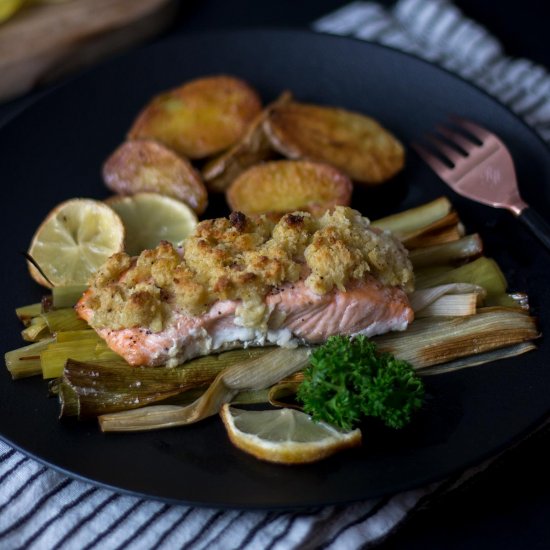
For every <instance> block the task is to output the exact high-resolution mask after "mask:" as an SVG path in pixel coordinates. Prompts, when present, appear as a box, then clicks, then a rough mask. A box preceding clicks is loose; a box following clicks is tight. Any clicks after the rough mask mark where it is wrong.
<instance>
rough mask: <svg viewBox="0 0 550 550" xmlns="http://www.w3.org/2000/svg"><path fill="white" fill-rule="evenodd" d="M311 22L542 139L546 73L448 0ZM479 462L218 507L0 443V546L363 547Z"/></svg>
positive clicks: (353, 10)
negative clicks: (443, 74)
mask: <svg viewBox="0 0 550 550" xmlns="http://www.w3.org/2000/svg"><path fill="white" fill-rule="evenodd" d="M313 28H314V29H315V30H317V31H320V32H329V33H334V34H342V35H352V36H355V37H358V38H363V39H368V40H373V41H378V42H381V43H383V44H386V45H389V46H392V47H395V48H399V49H402V50H405V51H408V52H412V53H415V54H417V55H419V56H421V57H424V58H426V59H429V60H431V61H433V62H435V63H439V64H441V65H443V66H445V67H446V68H448V69H450V70H452V71H455V72H457V73H458V74H460V75H462V76H464V77H465V78H467V79H470V80H472V81H474V82H476V83H477V84H478V85H480V86H481V87H483V88H485V89H486V90H487V91H489V92H490V93H491V94H493V95H494V96H496V97H497V98H499V99H500V100H501V101H503V102H504V103H506V104H508V105H509V106H510V107H511V108H512V109H513V110H514V111H516V113H518V114H519V115H520V116H522V117H524V119H525V120H526V121H527V122H528V123H529V124H531V125H532V127H533V128H535V129H536V130H537V131H538V132H539V133H540V134H541V135H542V136H543V138H545V139H546V140H548V141H550V101H549V99H548V98H550V75H549V74H548V73H547V72H546V71H545V69H543V68H542V67H539V66H536V65H534V64H533V63H531V62H530V61H528V60H525V59H509V58H506V57H505V56H504V55H503V53H502V46H501V45H500V44H499V42H498V41H497V40H496V39H495V38H494V37H492V36H491V35H489V34H488V33H487V31H486V30H484V29H483V28H482V27H480V26H479V25H477V24H476V23H474V22H473V21H470V20H468V19H466V18H465V17H464V16H463V14H462V13H461V12H460V11H459V10H458V9H457V8H456V7H455V6H453V4H451V3H450V2H447V1H445V0H401V1H399V2H398V3H397V4H396V5H395V6H394V8H393V9H392V10H391V11H387V10H386V9H385V8H383V7H381V6H380V5H378V4H376V3H373V2H354V3H352V4H350V5H347V6H345V7H344V8H342V9H340V10H338V11H337V12H335V13H333V14H330V15H328V16H326V17H324V18H322V19H321V20H319V21H317V22H315V23H314V25H313ZM487 464H488V462H487V463H484V464H482V465H480V466H479V467H477V468H474V469H471V470H468V471H467V472H465V473H463V474H461V475H459V476H456V477H454V478H452V479H448V480H445V481H442V482H438V483H434V484H432V485H430V486H428V487H422V488H420V489H416V490H412V491H408V492H405V493H401V494H398V495H394V496H391V497H387V498H383V499H377V500H370V501H365V502H359V503H355V504H351V505H348V506H326V507H321V508H317V509H314V510H307V511H300V512H281V511H277V512H269V511H268V512H265V511H257V512H255V511H239V510H229V511H227V510H216V509H206V508H194V507H189V506H178V505H172V504H165V503H162V502H158V501H154V500H148V499H145V498H139V497H133V496H128V495H122V494H119V493H116V492H113V491H110V490H107V489H104V488H99V487H96V486H94V485H91V484H88V483H85V482H82V481H79V480H74V479H70V478H67V477H66V476H64V475H62V474H60V473H58V472H57V471H55V470H52V469H51V468H49V467H46V466H44V465H42V464H40V463H38V462H36V461H34V460H32V459H30V458H28V457H26V456H25V455H24V454H22V453H20V452H19V451H16V450H15V449H12V448H11V447H10V446H9V445H8V444H6V443H4V442H1V441H0V489H1V490H0V548H9V549H16V548H21V549H23V548H25V549H48V548H61V549H66V550H69V549H78V550H84V549H89V548H102V549H109V550H110V549H119V548H129V549H132V550H134V549H135V550H137V549H144V550H145V549H146V550H149V549H151V548H160V549H170V548H174V547H178V548H192V549H203V548H204V549H206V548H208V549H216V548H220V549H224V550H225V549H231V548H235V549H236V548H250V549H253V548H261V549H265V550H268V549H274V550H275V549H285V550H288V549H291V548H301V549H318V548H323V549H337V548H346V549H353V548H359V547H361V548H364V547H366V546H369V545H372V546H374V545H376V544H377V543H378V542H380V541H382V540H383V539H384V538H386V537H387V536H388V535H389V534H390V533H391V532H392V531H393V530H394V529H395V528H396V527H397V526H398V525H399V524H400V523H401V522H402V521H403V520H404V519H405V518H406V517H407V515H409V514H410V513H411V511H412V510H414V509H416V508H418V507H419V506H421V505H423V504H424V503H426V502H429V501H430V500H432V499H434V498H436V497H437V496H438V495H441V494H442V493H443V492H445V491H448V490H451V489H453V488H454V487H456V486H458V485H460V484H462V483H463V482H464V481H465V480H467V479H469V478H471V477H472V476H475V475H476V474H477V473H479V472H480V471H482V470H483V469H484V468H485V467H486V466H487Z"/></svg>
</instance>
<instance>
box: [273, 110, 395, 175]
mask: <svg viewBox="0 0 550 550" xmlns="http://www.w3.org/2000/svg"><path fill="white" fill-rule="evenodd" d="M264 130H265V132H266V135H267V136H268V138H269V140H270V142H271V145H272V146H273V147H274V148H275V149H276V150H277V151H279V152H280V153H281V154H283V155H284V156H286V157H288V158H292V159H308V160H316V161H319V162H326V163H328V164H331V165H333V166H335V167H336V168H339V169H340V170H342V171H343V172H345V173H346V174H347V175H348V176H349V177H350V178H352V179H353V180H354V181H356V182H358V183H362V184H365V185H376V184H379V183H382V182H384V181H386V180H387V179H389V178H391V177H392V176H393V175H395V174H396V173H397V172H399V170H401V168H402V167H403V165H404V149H403V146H402V145H401V143H400V142H399V141H398V140H397V139H396V138H395V137H394V136H393V135H392V134H391V133H390V132H388V131H387V130H385V129H384V128H382V126H380V124H378V122H376V121H375V120H373V119H372V118H369V117H367V116H364V115H361V114H359V113H354V112H351V111H346V110H344V109H338V108H336V107H324V106H320V105H309V104H305V103H298V102H295V101H293V102H290V103H287V104H284V105H279V106H277V107H276V108H275V109H273V110H272V111H271V113H270V116H269V118H268V119H267V120H266V121H265V122H264Z"/></svg>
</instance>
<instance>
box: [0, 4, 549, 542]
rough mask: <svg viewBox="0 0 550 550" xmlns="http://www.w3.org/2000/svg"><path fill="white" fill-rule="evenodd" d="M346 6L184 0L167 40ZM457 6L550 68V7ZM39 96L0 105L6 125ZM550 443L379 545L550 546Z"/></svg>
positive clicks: (543, 437)
mask: <svg viewBox="0 0 550 550" xmlns="http://www.w3.org/2000/svg"><path fill="white" fill-rule="evenodd" d="M347 3H348V2H345V1H341V0H340V1H338V0H278V1H276V2H274V1H272V2H262V1H254V0H229V1H227V0H226V1H223V0H202V1H192V0H188V1H184V2H181V3H180V8H179V12H178V16H177V18H176V20H175V22H174V24H173V25H172V27H171V28H170V29H169V30H168V31H167V32H166V33H165V35H174V34H180V33H185V32H189V31H199V30H202V29H209V30H212V29H222V28H245V27H257V26H264V27H265V26H268V27H281V26H282V27H301V28H305V27H308V26H309V25H310V23H311V22H312V21H314V20H315V19H317V18H319V17H321V16H323V15H326V14H327V13H329V12H331V11H333V10H335V9H337V8H338V7H340V6H343V5H345V4H347ZM380 3H381V4H385V5H388V6H390V5H391V4H393V2H389V1H382V2H380ZM455 5H457V6H458V7H460V8H461V9H462V10H463V12H464V13H465V14H466V15H467V16H469V17H471V18H472V19H474V20H476V21H477V22H479V23H481V24H483V25H485V26H486V27H487V28H488V29H489V30H490V31H491V32H492V33H493V34H494V35H495V36H496V37H497V38H498V39H500V41H501V42H502V43H503V45H504V48H505V52H506V54H507V55H509V56H513V57H526V58H529V59H531V60H532V61H535V62H537V63H540V64H542V65H544V66H546V67H547V68H550V40H549V39H548V33H549V30H550V29H549V22H550V18H549V17H548V11H549V8H548V7H547V3H546V2H542V1H540V0H539V1H537V0H523V1H522V2H519V1H511V0H501V1H498V0H483V1H479V0H478V1H476V0H457V1H455ZM162 38H163V37H159V38H157V39H156V40H162ZM0 78H1V75H0ZM35 96H36V94H30V95H28V96H26V97H24V98H21V99H18V100H15V101H12V102H9V103H6V104H4V105H0V124H1V123H2V121H3V120H6V119H7V118H11V116H14V114H16V113H17V111H19V110H20V109H21V108H24V106H25V104H26V103H27V102H28V101H30V100H32V99H33V98H34V97H35ZM549 366H550V365H549ZM549 394H550V391H549ZM549 443H550V429H549V428H546V429H543V430H541V431H540V432H539V433H537V434H535V435H533V436H531V437H530V438H528V439H527V440H526V441H524V442H523V443H521V444H520V445H518V446H517V447H516V448H514V449H511V450H509V451H507V452H506V453H505V454H504V455H503V456H501V457H500V458H499V459H497V461H495V463H493V464H492V465H491V466H490V467H489V469H488V470H487V471H485V472H484V473H482V474H479V475H478V476H476V477H475V478H474V479H472V480H471V481H469V482H468V483H466V484H465V485H463V486H462V487H460V488H459V489H456V490H454V491H453V492H451V493H449V494H446V495H441V496H439V497H437V498H435V499H432V500H431V501H430V502H428V503H426V504H425V506H424V507H422V508H421V509H420V510H418V511H417V512H415V513H414V514H413V515H412V516H411V517H410V519H409V520H408V521H407V522H406V523H405V524H404V525H403V526H402V527H400V528H399V530H398V531H397V533H395V534H394V535H393V536H391V537H390V538H389V539H388V540H387V541H386V542H385V543H384V544H383V545H382V546H381V548H383V549H384V550H386V549H393V548H411V549H416V548H418V549H420V548H423V549H426V548H430V549H432V548H433V549H439V548H445V549H464V548H468V549H469V548H484V549H491V548H522V547H523V548H526V549H538V548H541V549H542V548H545V549H546V548H550V475H549V465H550V445H549Z"/></svg>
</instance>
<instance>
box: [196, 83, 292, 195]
mask: <svg viewBox="0 0 550 550" xmlns="http://www.w3.org/2000/svg"><path fill="white" fill-rule="evenodd" d="M291 99H292V94H291V93H290V92H289V91H285V92H283V93H282V94H281V95H280V96H279V97H278V98H277V99H276V100H275V101H274V102H273V103H270V104H269V105H268V106H267V107H266V108H265V109H264V110H263V111H262V112H261V113H260V114H259V115H258V116H257V117H256V118H255V119H254V120H253V121H252V123H251V124H250V126H249V127H248V129H247V131H246V133H245V134H244V136H243V137H242V138H241V139H240V140H239V141H238V142H237V143H236V144H235V145H233V147H231V148H230V149H229V150H227V151H225V152H224V153H222V154H221V155H220V156H219V157H216V158H214V159H212V160H211V161H209V162H208V163H207V164H206V165H205V166H204V168H203V169H202V177H203V178H204V181H205V183H206V187H207V188H208V190H209V191H212V192H214V193H223V192H224V191H225V190H226V189H227V188H228V187H229V186H230V185H231V182H232V181H233V180H234V179H235V178H236V177H237V176H239V174H241V173H242V172H244V171H245V170H246V169H247V168H250V167H251V166H253V165H254V164H258V163H259V162H263V161H265V160H269V159H272V158H273V157H275V156H277V153H276V151H274V150H273V147H271V143H270V141H269V140H268V139H267V136H266V135H265V132H264V128H263V124H264V122H265V120H266V119H267V117H268V116H269V114H270V112H271V111H272V110H273V109H274V108H275V107H276V106H277V105H283V104H284V103H288V102H289V101H291Z"/></svg>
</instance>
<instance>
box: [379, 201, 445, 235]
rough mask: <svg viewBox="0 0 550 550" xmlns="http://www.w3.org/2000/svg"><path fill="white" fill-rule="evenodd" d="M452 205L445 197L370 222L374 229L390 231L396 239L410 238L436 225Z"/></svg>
mask: <svg viewBox="0 0 550 550" xmlns="http://www.w3.org/2000/svg"><path fill="white" fill-rule="evenodd" d="M451 210H452V205H451V203H450V201H449V199H447V198H446V197H439V198H438V199H436V200H434V201H432V202H429V203H426V204H423V205H421V206H417V207H416V208H410V209H409V210H404V211H403V212H399V213H397V214H392V215H391V216H387V217H385V218H381V219H379V220H376V221H374V222H372V225H373V226H374V227H378V228H379V229H384V230H387V231H391V232H392V233H393V234H394V235H395V236H396V237H397V238H398V239H401V240H403V239H406V238H411V237H412V236H413V235H416V234H419V233H421V232H423V231H424V230H425V229H426V228H427V227H430V226H432V225H433V224H434V223H438V222H439V221H440V220H441V219H443V218H445V217H446V216H447V215H448V214H450V212H451Z"/></svg>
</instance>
